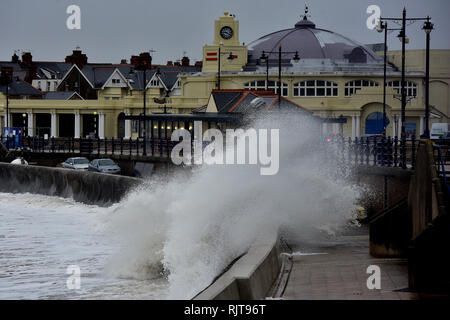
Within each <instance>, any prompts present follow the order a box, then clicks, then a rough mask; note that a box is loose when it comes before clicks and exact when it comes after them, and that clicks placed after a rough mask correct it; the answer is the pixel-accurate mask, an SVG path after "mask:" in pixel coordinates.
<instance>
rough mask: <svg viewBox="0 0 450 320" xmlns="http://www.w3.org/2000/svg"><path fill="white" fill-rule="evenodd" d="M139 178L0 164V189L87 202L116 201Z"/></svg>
mask: <svg viewBox="0 0 450 320" xmlns="http://www.w3.org/2000/svg"><path fill="white" fill-rule="evenodd" d="M140 183H141V180H140V179H137V178H132V177H124V176H117V175H110V174H101V173H96V172H87V171H75V170H70V169H61V168H49V167H39V166H23V165H13V164H9V163H0V191H1V192H10V193H25V192H29V193H37V194H43V195H49V196H58V197H63V198H73V199H74V200H76V201H79V202H83V203H87V204H99V205H105V206H106V205H109V204H112V203H115V202H119V201H120V200H121V199H122V198H123V197H124V195H125V194H126V193H127V191H128V190H130V189H131V188H133V187H136V186H138V185H139V184H140Z"/></svg>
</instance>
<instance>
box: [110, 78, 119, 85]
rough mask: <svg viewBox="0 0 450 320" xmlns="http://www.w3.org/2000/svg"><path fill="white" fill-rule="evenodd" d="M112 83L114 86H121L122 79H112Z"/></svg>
mask: <svg viewBox="0 0 450 320" xmlns="http://www.w3.org/2000/svg"><path fill="white" fill-rule="evenodd" d="M112 83H113V84H119V83H120V79H112Z"/></svg>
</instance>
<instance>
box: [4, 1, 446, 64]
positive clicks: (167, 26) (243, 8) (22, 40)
mask: <svg viewBox="0 0 450 320" xmlns="http://www.w3.org/2000/svg"><path fill="white" fill-rule="evenodd" d="M305 3H306V4H307V5H308V6H309V8H310V14H311V18H310V19H311V20H312V21H314V22H315V23H316V26H317V27H318V28H323V29H328V30H332V31H335V32H337V33H340V34H343V35H345V36H347V37H349V38H352V39H354V40H357V41H359V42H362V43H365V44H367V43H381V42H383V35H382V34H379V33H377V32H376V31H373V30H369V29H368V28H367V27H366V20H367V18H368V17H369V14H367V13H366V9H367V7H368V6H369V5H378V6H379V7H380V8H381V15H382V16H394V17H400V16H401V11H402V8H403V6H405V5H406V8H407V15H408V17H423V16H426V15H430V16H431V17H432V19H433V22H434V23H435V28H436V29H435V30H434V31H433V33H432V38H431V41H432V45H431V46H432V48H433V49H450V40H449V39H450V37H449V33H450V22H449V20H450V19H449V18H448V14H449V13H450V1H448V0H427V1H424V0H408V1H406V0H400V1H399V0H343V1H336V0H314V1H311V0H310V1H297V0H271V1H268V0H226V1H224V0H221V1H219V0H162V1H156V0H120V1H117V0H1V1H0V60H10V58H11V55H12V54H13V52H14V50H16V49H20V50H23V51H27V50H31V52H32V54H33V59H35V60H41V61H63V60H64V58H65V56H66V55H68V54H70V53H71V52H72V50H73V49H74V48H75V47H76V46H77V45H79V46H80V47H81V49H82V50H83V52H85V53H86V54H87V55H88V58H89V60H88V61H89V62H112V63H119V62H120V59H121V58H126V59H127V60H128V59H129V58H130V56H131V55H132V54H138V53H140V52H143V51H148V50H149V49H154V50H156V52H155V53H154V54H153V57H154V59H153V61H154V63H166V61H167V60H177V59H180V58H181V57H182V55H183V52H184V51H186V52H187V55H188V56H189V57H190V58H191V60H201V55H202V46H203V45H205V44H211V43H212V41H213V26H214V20H215V19H217V18H218V17H219V16H220V15H222V14H223V11H224V10H228V11H229V12H230V13H232V14H235V15H236V18H237V19H238V20H239V23H240V42H245V43H249V42H251V41H252V40H255V39H257V38H259V37H261V36H263V35H265V34H268V33H271V32H274V31H277V30H280V29H285V28H291V27H293V26H294V24H295V23H296V22H297V21H298V20H299V19H300V15H301V14H302V13H303V10H304V5H305ZM71 4H76V5H78V6H80V8H81V30H68V29H67V27H66V20H67V18H68V16H69V15H68V14H66V8H67V7H68V6H69V5H71ZM421 25H422V23H421V22H416V23H414V24H412V25H410V26H408V27H407V35H408V36H409V38H410V44H409V45H408V46H407V49H421V48H424V47H425V35H424V32H423V31H422V30H421V29H420V28H421ZM396 35H397V32H394V33H392V34H391V35H390V36H389V38H390V39H389V49H400V42H399V41H398V39H397V37H396Z"/></svg>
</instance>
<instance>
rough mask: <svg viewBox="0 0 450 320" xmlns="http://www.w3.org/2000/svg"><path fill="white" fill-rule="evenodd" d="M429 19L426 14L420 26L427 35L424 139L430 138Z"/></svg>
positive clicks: (431, 28) (430, 27)
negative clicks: (425, 18)
mask: <svg viewBox="0 0 450 320" xmlns="http://www.w3.org/2000/svg"><path fill="white" fill-rule="evenodd" d="M430 19H431V18H430V17H429V16H428V17H427V20H426V22H425V23H424V24H423V27H422V29H423V30H425V33H426V35H427V49H426V62H425V131H424V133H423V137H424V138H425V139H430V127H429V123H430V33H431V31H432V30H433V23H431V21H430Z"/></svg>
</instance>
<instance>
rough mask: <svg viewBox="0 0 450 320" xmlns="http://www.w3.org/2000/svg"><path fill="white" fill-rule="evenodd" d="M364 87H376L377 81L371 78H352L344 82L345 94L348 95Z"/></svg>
mask: <svg viewBox="0 0 450 320" xmlns="http://www.w3.org/2000/svg"><path fill="white" fill-rule="evenodd" d="M364 87H378V83H376V82H375V81H372V80H353V81H349V82H347V83H346V84H345V96H346V97H349V96H351V95H353V94H354V93H355V92H356V91H358V90H361V89H362V88H364Z"/></svg>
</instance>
